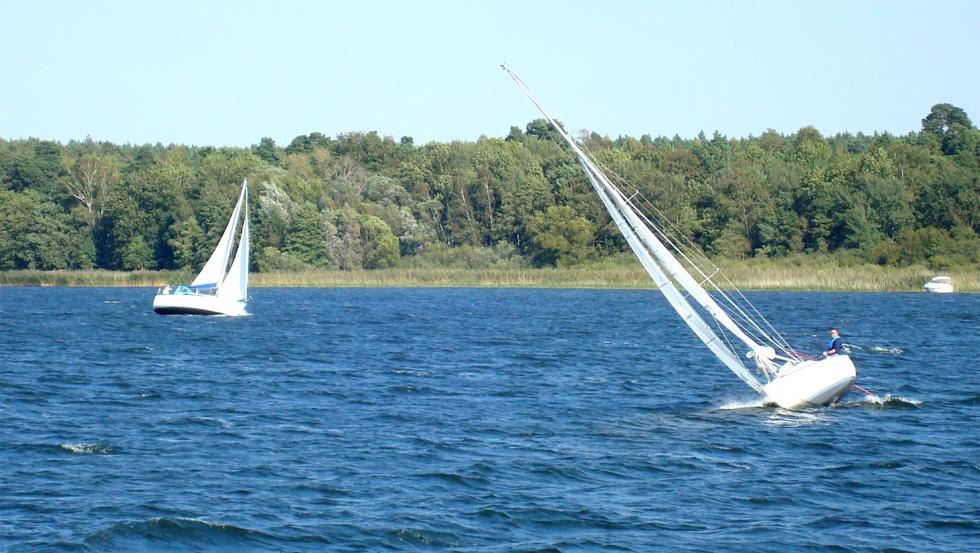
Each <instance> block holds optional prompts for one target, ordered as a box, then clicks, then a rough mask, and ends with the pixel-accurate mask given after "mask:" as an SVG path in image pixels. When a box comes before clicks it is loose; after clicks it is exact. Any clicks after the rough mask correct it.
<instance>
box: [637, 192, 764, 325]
mask: <svg viewBox="0 0 980 553" xmlns="http://www.w3.org/2000/svg"><path fill="white" fill-rule="evenodd" d="M630 207H631V208H632V209H633V211H634V212H636V213H637V215H638V216H639V217H640V218H641V219H643V220H644V221H645V223H646V224H647V225H649V226H651V227H653V228H654V229H655V230H657V231H658V234H660V235H661V236H662V237H663V238H664V240H665V241H666V242H667V243H668V244H669V245H671V246H672V247H673V248H674V250H675V251H676V252H677V253H678V254H679V255H680V256H681V257H682V258H683V259H684V260H685V261H687V262H688V263H689V264H690V266H691V267H692V268H693V269H694V270H695V271H697V272H698V273H700V274H701V276H702V277H704V279H705V281H707V282H709V283H710V284H711V287H712V288H713V289H714V290H715V291H717V292H718V293H719V294H721V296H722V297H723V298H725V300H726V301H727V302H728V303H729V304H730V305H731V307H732V309H734V310H735V313H734V314H735V316H736V317H737V318H739V319H741V320H742V322H743V323H745V324H746V325H748V326H749V328H748V329H745V330H747V331H748V332H750V333H752V334H753V336H752V337H753V338H754V339H756V340H757V341H760V342H767V341H768V342H776V340H774V339H773V338H772V337H771V336H769V335H768V333H767V332H765V330H764V329H762V328H761V327H760V326H759V324H758V322H756V321H754V320H753V319H752V318H751V317H748V316H747V314H745V313H744V311H743V310H742V308H741V307H740V306H739V305H738V304H737V303H736V302H734V301H732V300H731V298H730V297H728V295H727V294H726V293H725V292H724V291H723V290H721V289H720V288H719V287H718V285H717V284H716V283H715V282H714V280H712V278H711V275H708V274H707V273H706V272H705V270H704V269H703V268H702V267H700V266H699V265H698V264H697V263H695V262H694V261H693V260H692V259H690V257H688V256H687V254H686V253H685V252H684V251H683V250H682V248H681V247H680V246H679V245H678V244H677V243H676V242H675V241H674V240H672V239H671V237H670V236H668V235H667V234H666V233H665V232H664V231H663V229H660V228H657V226H656V225H655V223H654V222H653V221H651V220H650V219H649V218H648V217H647V216H646V214H644V213H643V212H642V210H640V209H639V208H638V207H637V206H636V205H635V204H630ZM709 265H710V264H709ZM714 269H715V270H716V272H717V271H718V270H720V269H718V268H717V267H714ZM753 331H755V332H758V333H759V334H761V336H759V335H755V332H753Z"/></svg>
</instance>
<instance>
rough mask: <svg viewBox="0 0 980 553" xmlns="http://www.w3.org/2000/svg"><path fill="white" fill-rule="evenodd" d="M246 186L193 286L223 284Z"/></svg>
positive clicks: (243, 187)
mask: <svg viewBox="0 0 980 553" xmlns="http://www.w3.org/2000/svg"><path fill="white" fill-rule="evenodd" d="M245 188H246V186H245V185H243V186H242V192H241V194H239V195H238V203H237V204H235V211H234V212H233V213H232V215H231V219H229V220H228V226H226V227H225V232H224V233H222V235H221V240H218V245H217V246H216V247H215V248H214V252H213V253H211V257H210V258H209V259H208V262H207V263H205V264H204V268H203V269H201V272H200V273H198V275H197V278H195V279H194V282H192V283H191V286H208V285H211V286H215V287H217V286H218V285H220V284H221V281H222V280H224V276H225V269H226V268H227V267H228V259H229V258H230V257H231V246H232V244H233V242H234V238H235V229H236V228H237V226H238V218H239V214H240V213H241V210H242V201H243V199H244V198H245Z"/></svg>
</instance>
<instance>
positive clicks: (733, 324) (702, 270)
mask: <svg viewBox="0 0 980 553" xmlns="http://www.w3.org/2000/svg"><path fill="white" fill-rule="evenodd" d="M501 67H502V68H503V70H504V71H506V72H507V74H508V75H510V76H511V78H512V79H514V82H516V83H517V85H518V86H519V87H520V88H521V90H523V91H524V93H525V94H526V95H527V97H528V98H529V99H530V100H531V102H532V103H533V104H534V106H535V107H537V108H538V111H540V112H541V115H543V116H544V118H545V119H547V120H548V122H549V123H550V124H551V126H552V127H553V128H554V129H555V130H556V131H557V132H558V134H559V135H560V136H561V138H562V140H564V141H565V143H567V144H568V146H569V147H570V148H571V150H572V152H574V154H575V157H576V159H577V160H578V162H579V165H581V166H582V169H583V170H584V171H585V175H586V177H588V179H589V182H590V183H591V185H592V188H593V189H594V190H595V192H596V194H598V196H599V199H600V200H601V201H602V205H603V206H604V207H605V209H606V211H607V212H608V213H609V216H610V217H611V218H612V220H613V222H614V223H615V224H616V226H617V227H618V228H619V231H620V232H621V233H622V235H623V237H624V238H625V239H626V242H627V243H628V244H629V246H630V249H632V250H633V253H634V254H636V257H637V258H638V259H639V260H640V263H641V264H642V265H643V268H644V269H646V271H647V274H649V275H650V278H651V279H652V280H653V282H654V283H655V284H656V285H657V288H659V290H660V292H661V293H663V295H664V297H665V298H666V299H667V301H668V303H670V305H671V307H673V308H674V310H675V311H676V312H677V314H678V315H680V316H681V319H683V320H684V322H685V323H687V325H688V326H689V327H690V328H691V330H693V331H694V334H696V335H697V337H698V338H700V339H701V341H702V342H704V345H705V346H707V347H708V349H709V350H711V352H712V353H714V354H715V356H716V357H718V359H719V360H720V361H721V362H722V363H724V364H725V366H727V367H728V368H729V369H731V371H732V372H734V373H735V374H736V375H737V376H738V377H739V378H740V379H742V380H743V381H744V382H745V383H746V384H748V385H749V386H750V387H751V388H752V389H753V390H755V391H756V392H759V393H760V394H762V395H763V396H764V397H765V399H766V401H767V402H772V403H775V404H777V405H779V406H780V407H783V408H785V409H796V408H800V407H805V406H808V405H829V404H831V403H833V402H835V401H837V399H838V398H840V397H841V396H842V395H844V394H845V393H846V392H847V391H848V390H849V389H850V388H851V386H852V385H853V384H854V381H855V379H856V377H857V371H856V369H855V368H854V363H853V362H851V359H850V357H848V356H847V355H833V356H831V357H828V358H825V359H815V358H812V357H810V356H807V355H804V354H801V353H799V352H797V351H796V350H795V349H793V348H792V347H790V345H789V343H788V342H787V341H786V340H785V339H783V337H782V336H781V335H780V334H779V332H778V331H776V329H775V328H773V327H772V325H771V324H769V322H768V321H767V320H766V319H765V317H763V316H762V315H761V314H760V313H759V311H758V310H757V309H756V308H755V306H753V305H752V304H751V303H750V302H749V301H748V299H746V298H745V296H744V295H742V293H741V292H739V291H738V290H737V289H734V286H732V285H731V283H730V282H727V283H726V284H727V285H728V288H732V289H734V292H732V293H729V292H726V291H725V290H722V289H721V287H719V286H718V284H716V278H723V275H721V273H720V269H718V268H717V267H715V266H713V265H712V264H711V262H710V261H709V260H708V258H707V257H706V256H705V255H704V253H703V252H701V251H700V249H699V248H697V246H696V245H694V244H693V242H691V241H690V240H688V239H687V238H685V237H684V236H683V235H682V234H680V233H677V232H672V230H671V227H670V222H669V220H668V219H667V218H666V217H662V216H658V214H657V213H656V208H655V207H654V206H652V204H649V208H650V209H648V211H647V212H644V211H643V210H641V209H640V206H641V205H645V204H643V203H642V201H643V198H642V195H641V194H640V191H639V190H636V191H635V192H634V193H632V194H631V195H629V196H627V195H626V194H624V193H623V191H622V190H621V189H620V188H619V187H617V186H616V185H615V184H613V182H612V181H611V180H610V179H609V177H608V176H607V175H606V173H605V172H603V170H602V169H601V168H600V164H599V163H598V162H597V161H596V159H595V158H593V157H592V156H590V155H589V154H587V153H586V152H585V151H584V150H583V149H582V146H580V145H579V144H578V143H577V142H576V141H575V140H574V139H572V137H571V136H569V135H568V133H566V132H565V130H564V129H563V128H562V127H561V126H560V125H558V123H557V122H556V121H555V119H554V118H552V117H551V115H549V114H548V112H547V111H545V109H544V108H543V107H542V106H541V104H540V103H539V102H538V100H537V99H536V98H535V97H534V95H533V94H532V93H531V91H530V89H528V87H527V85H525V84H524V82H523V81H521V79H520V78H518V77H517V75H515V74H514V73H513V72H512V71H511V70H510V69H508V68H507V67H506V66H503V65H502V66H501ZM623 184H624V185H625V184H626V183H623ZM661 215H662V214H661ZM678 258H680V259H678ZM681 260H683V261H684V263H682V262H681ZM685 264H686V266H685ZM689 270H690V271H693V272H694V273H695V274H697V275H698V278H695V277H694V276H693V275H692V274H691V273H690V272H689ZM705 285H707V286H708V287H709V288H710V289H711V290H712V292H714V295H712V294H711V293H709V292H708V290H707V289H705V287H704V286H705ZM681 290H683V291H684V292H685V293H682V292H681ZM714 296H718V298H720V299H721V300H722V303H719V302H718V301H716V300H715V297H714ZM690 300H694V303H693V304H692V303H691V301H690ZM705 317H708V318H710V319H713V322H714V323H716V324H715V325H714V326H715V327H716V328H717V329H718V332H717V333H716V332H715V330H714V329H713V328H712V326H710V325H709V324H708V323H707V322H706V320H705ZM738 342H741V343H742V344H744V346H745V347H747V348H748V353H746V354H745V358H747V359H752V360H753V361H754V364H755V368H756V370H757V372H758V373H759V374H760V375H761V379H760V378H759V377H756V375H755V374H754V373H753V371H752V370H750V368H749V367H746V366H745V365H744V364H743V362H742V356H741V355H740V354H739V353H738V352H737V351H736V349H735V347H734V345H733V344H734V343H738Z"/></svg>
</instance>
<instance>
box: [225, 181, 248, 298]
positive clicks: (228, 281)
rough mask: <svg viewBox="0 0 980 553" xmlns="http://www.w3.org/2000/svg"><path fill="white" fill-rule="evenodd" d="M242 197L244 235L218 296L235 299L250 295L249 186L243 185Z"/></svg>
mask: <svg viewBox="0 0 980 553" xmlns="http://www.w3.org/2000/svg"><path fill="white" fill-rule="evenodd" d="M242 198H243V200H244V202H243V205H244V207H243V208H242V209H244V211H245V219H244V222H243V223H242V237H241V239H240V240H239V241H238V251H237V252H235V259H234V260H233V261H232V262H231V267H230V268H229V269H228V276H226V277H225V280H224V282H222V283H221V286H220V287H219V288H218V297H219V298H224V297H227V298H228V299H231V300H233V301H245V300H246V298H247V297H248V254H249V242H248V187H247V186H243V187H242Z"/></svg>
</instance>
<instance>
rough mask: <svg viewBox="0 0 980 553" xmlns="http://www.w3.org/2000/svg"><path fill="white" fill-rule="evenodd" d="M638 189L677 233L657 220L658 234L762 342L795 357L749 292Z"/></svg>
mask: <svg viewBox="0 0 980 553" xmlns="http://www.w3.org/2000/svg"><path fill="white" fill-rule="evenodd" d="M616 176H617V178H619V180H620V181H621V182H625V180H624V179H622V177H620V176H619V175H616ZM627 184H628V183H627ZM637 192H638V194H639V195H640V197H641V198H642V200H643V202H644V203H645V204H646V205H647V206H649V208H650V209H651V210H652V211H653V212H654V213H656V214H659V215H660V217H654V218H655V219H660V220H662V221H663V222H664V223H666V224H663V223H662V224H661V226H663V227H667V226H670V227H671V229H672V230H673V235H674V236H673V237H671V236H670V235H668V233H667V231H666V229H665V228H658V227H657V225H656V224H655V223H653V221H649V222H650V223H653V225H654V229H655V230H656V231H657V233H658V234H660V235H661V236H663V237H664V239H665V240H666V241H667V242H668V243H670V245H671V246H673V247H674V249H675V251H677V252H678V253H679V254H680V255H681V256H682V257H684V258H685V260H686V261H687V262H688V263H689V264H690V265H691V266H692V267H693V268H694V269H695V270H697V271H698V272H700V273H701V274H702V275H703V276H705V277H706V278H707V280H708V282H710V283H711V286H712V288H714V289H715V290H716V291H717V292H718V293H719V294H721V296H722V297H723V298H725V301H726V302H727V303H728V304H729V305H731V307H732V308H733V309H734V310H736V312H737V314H738V316H739V318H740V319H741V320H742V321H743V322H744V323H745V324H747V325H749V326H751V327H753V328H755V329H756V330H757V331H758V332H759V333H761V334H762V336H764V337H765V339H764V340H761V341H768V342H770V343H772V344H774V345H776V346H777V347H779V348H780V349H781V350H784V352H785V353H787V354H789V356H790V357H795V356H794V355H792V354H791V353H790V352H791V351H792V350H793V348H792V346H790V345H789V343H788V342H787V341H786V339H785V338H783V336H782V335H781V334H780V333H779V331H778V330H776V329H775V327H773V326H772V324H771V323H770V322H769V321H768V320H767V319H766V318H765V316H763V315H762V313H760V312H759V310H758V309H757V308H756V307H755V305H753V304H752V302H750V301H749V300H748V298H746V297H745V295H744V294H743V293H742V292H741V290H739V289H738V287H737V286H735V285H734V284H733V283H732V282H731V280H729V279H728V276H727V275H725V273H724V272H721V270H720V268H719V267H718V266H717V265H715V264H714V263H713V262H711V260H710V259H709V258H708V257H707V255H705V254H704V252H703V251H702V250H701V249H700V248H699V247H697V245H696V244H694V242H693V241H692V240H690V239H689V238H687V237H686V236H685V235H684V233H683V232H681V231H680V229H679V228H677V226H676V225H674V224H672V223H671V222H670V219H669V218H668V217H666V215H665V214H664V213H663V212H661V211H660V210H659V209H658V208H657V207H656V205H654V204H653V202H651V201H650V200H649V199H648V198H646V196H645V195H644V194H643V193H642V192H639V190H637ZM633 208H634V211H637V212H638V213H640V214H641V215H642V216H643V217H644V218H646V219H648V220H649V215H648V214H646V213H644V212H643V210H640V209H638V208H637V206H636V205H635V204H634V205H633ZM678 242H679V243H678ZM681 244H684V245H685V246H686V248H681ZM685 252H686V253H685ZM692 253H693V255H692V256H693V257H698V258H700V259H702V260H703V263H704V264H705V265H707V266H708V267H709V268H711V269H714V272H715V273H717V272H721V275H722V278H723V279H724V280H725V281H727V283H728V285H729V286H730V287H731V288H732V289H734V290H735V292H736V293H737V294H738V296H739V297H740V298H741V299H742V301H743V302H744V303H745V304H746V305H747V306H748V307H749V308H751V310H752V311H753V312H755V314H756V315H757V316H758V318H759V319H760V320H761V324H764V325H765V326H766V327H768V329H769V331H771V332H772V333H773V334H775V337H774V336H771V335H770V334H769V332H767V331H766V330H765V329H763V328H762V327H761V326H760V321H758V320H756V319H754V318H753V317H752V316H751V315H749V314H748V313H745V311H744V308H743V307H742V306H740V305H739V302H738V301H736V299H734V298H732V297H731V296H729V294H728V293H726V292H725V291H724V290H722V289H721V288H720V287H719V286H718V285H717V283H716V282H714V280H713V279H712V278H711V276H713V274H714V273H713V274H712V275H707V274H706V272H705V269H704V268H703V267H701V266H699V265H698V263H697V262H695V261H694V260H693V259H690V257H689V255H691V254H692ZM756 337H757V336H756ZM757 338H758V337H757Z"/></svg>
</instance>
